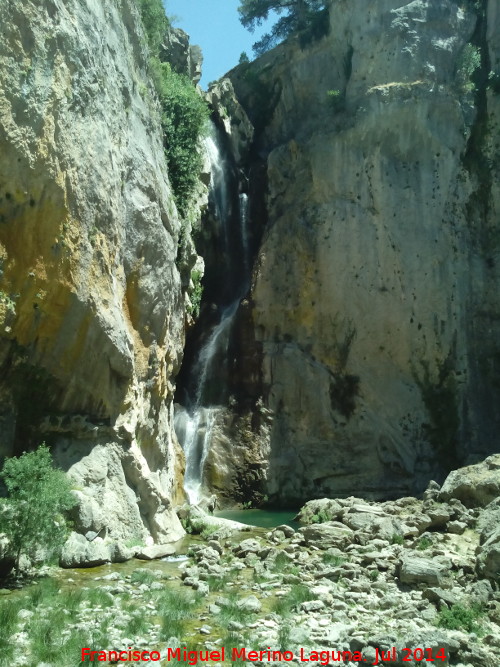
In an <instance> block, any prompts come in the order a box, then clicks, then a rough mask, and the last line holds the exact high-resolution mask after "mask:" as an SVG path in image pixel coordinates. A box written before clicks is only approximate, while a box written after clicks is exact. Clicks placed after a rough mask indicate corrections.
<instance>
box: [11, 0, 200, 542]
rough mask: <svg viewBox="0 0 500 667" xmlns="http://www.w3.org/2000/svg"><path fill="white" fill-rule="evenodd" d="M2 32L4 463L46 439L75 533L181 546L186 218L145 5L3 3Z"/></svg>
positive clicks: (49, 0) (87, 0) (71, 0)
mask: <svg viewBox="0 0 500 667" xmlns="http://www.w3.org/2000/svg"><path fill="white" fill-rule="evenodd" d="M0 34H1V40H0V450H1V451H0V453H1V454H2V455H11V454H19V453H20V452H22V451H23V450H24V449H26V448H29V447H34V446H36V445H37V444H39V442H41V441H42V440H46V441H47V443H49V444H50V445H51V447H52V450H53V452H54V456H55V459H56V461H57V462H58V463H59V464H60V465H61V466H62V467H63V469H65V470H67V471H68V472H69V474H70V476H71V478H72V480H73V482H74V484H75V488H76V494H77V496H78V499H79V505H78V507H77V508H76V511H75V516H74V517H73V518H74V521H75V530H77V531H80V532H82V533H86V532H89V533H90V535H91V536H92V538H93V537H95V534H96V533H97V534H98V535H99V537H100V538H103V537H107V538H108V540H109V541H111V542H113V541H118V542H121V543H126V542H128V541H130V542H131V543H132V542H136V543H139V542H144V541H146V542H148V541H149V542H151V541H153V540H154V541H156V542H165V541H167V540H170V539H176V538H177V537H179V536H180V535H182V534H183V530H182V527H181V526H180V523H179V521H178V519H177V517H176V515H175V512H174V511H173V509H172V501H175V500H176V499H177V500H179V499H181V498H182V497H183V496H182V491H181V489H180V487H179V483H180V478H181V473H182V465H183V463H182V454H181V453H180V449H179V446H178V445H177V443H176V440H175V436H174V435H173V432H172V414H171V413H172V398H173V391H174V385H173V383H174V378H175V375H176V373H177V371H178V369H179V366H180V360H181V357H182V348H183V342H184V318H185V307H184V302H185V296H184V294H183V292H182V289H181V280H180V276H179V271H178V269H177V267H176V257H177V253H178V239H179V234H180V221H179V219H178V215H177V211H176V208H175V204H174V199H173V196H172V192H171V188H170V185H169V179H168V173H167V168H166V163H165V157H164V151H163V145H162V131H161V126H160V109H159V106H158V102H157V100H156V95H155V93H154V90H153V88H152V86H151V84H150V82H149V78H148V73H147V62H148V53H147V47H146V38H145V36H144V34H143V31H142V24H141V20H140V16H139V13H138V9H137V6H136V4H135V2H134V0H114V1H113V2H104V3H103V2H101V1H100V0H42V1H38V0H37V1H32V0H26V1H25V2H22V3H19V2H17V1H15V0H4V1H3V2H2V3H1V7H0ZM194 69H196V68H194Z"/></svg>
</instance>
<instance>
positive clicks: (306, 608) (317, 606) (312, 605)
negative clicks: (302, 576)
mask: <svg viewBox="0 0 500 667" xmlns="http://www.w3.org/2000/svg"><path fill="white" fill-rule="evenodd" d="M324 608H325V603H324V602H323V601H322V600H308V601H306V602H302V604H301V605H300V611H303V612H305V613H306V614H310V613H312V612H313V611H321V610H322V609H324Z"/></svg>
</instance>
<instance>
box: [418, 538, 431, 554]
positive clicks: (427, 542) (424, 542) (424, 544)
mask: <svg viewBox="0 0 500 667" xmlns="http://www.w3.org/2000/svg"><path fill="white" fill-rule="evenodd" d="M429 547H432V540H431V539H430V538H429V537H422V538H421V539H420V540H419V541H418V542H417V549H418V550H419V551H425V550H426V549H429Z"/></svg>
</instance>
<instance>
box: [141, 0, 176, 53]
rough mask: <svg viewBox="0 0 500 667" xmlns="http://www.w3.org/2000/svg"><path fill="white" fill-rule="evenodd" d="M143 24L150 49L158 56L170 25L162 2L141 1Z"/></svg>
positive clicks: (153, 0) (158, 0)
mask: <svg viewBox="0 0 500 667" xmlns="http://www.w3.org/2000/svg"><path fill="white" fill-rule="evenodd" d="M139 6H140V10H141V18H142V23H143V25H144V29H145V31H146V35H147V38H148V44H149V49H150V51H151V53H152V54H154V55H158V53H159V50H160V47H161V43H162V41H163V38H164V36H165V33H166V32H167V30H168V27H169V25H170V23H169V20H168V18H167V16H166V14H165V8H164V6H163V3H162V1H161V0H139Z"/></svg>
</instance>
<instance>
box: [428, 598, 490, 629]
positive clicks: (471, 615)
mask: <svg viewBox="0 0 500 667" xmlns="http://www.w3.org/2000/svg"><path fill="white" fill-rule="evenodd" d="M483 614H484V612H483V609H482V607H481V606H480V605H471V606H470V607H463V606H462V605H461V604H454V605H452V606H451V608H450V609H441V610H440V612H439V615H438V621H437V624H438V626H439V627H440V628H446V629H447V630H465V631H466V632H475V633H476V634H478V635H480V634H482V632H483V631H482V628H481V626H480V625H478V623H477V621H478V619H480V618H481V617H482V616H483Z"/></svg>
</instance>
